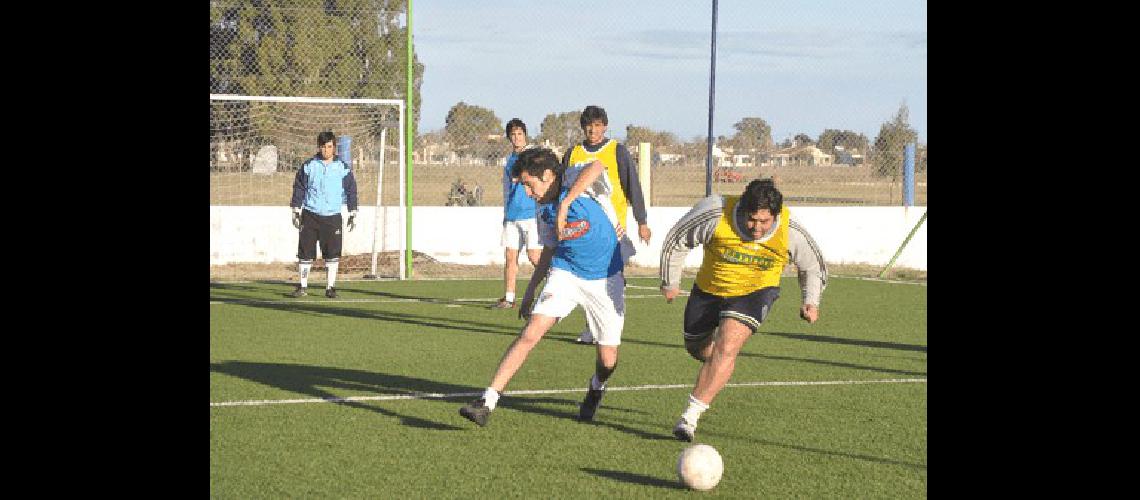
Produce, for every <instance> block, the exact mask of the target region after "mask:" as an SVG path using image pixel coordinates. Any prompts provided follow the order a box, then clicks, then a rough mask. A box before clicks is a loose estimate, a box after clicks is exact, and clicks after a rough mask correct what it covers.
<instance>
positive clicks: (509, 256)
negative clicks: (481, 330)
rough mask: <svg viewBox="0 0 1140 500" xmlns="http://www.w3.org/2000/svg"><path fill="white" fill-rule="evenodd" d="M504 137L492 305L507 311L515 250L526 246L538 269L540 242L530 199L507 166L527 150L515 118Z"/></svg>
mask: <svg viewBox="0 0 1140 500" xmlns="http://www.w3.org/2000/svg"><path fill="white" fill-rule="evenodd" d="M506 129H507V138H508V139H509V140H510V141H511V154H510V156H508V157H507V163H506V165H505V166H504V167H503V236H502V244H503V248H504V250H503V257H504V258H505V259H506V262H505V265H504V266H503V291H504V293H503V298H501V299H499V301H498V302H497V303H496V304H495V305H494V307H495V308H497V309H510V308H512V307H514V306H515V277H516V276H517V275H518V272H519V250H520V249H522V248H523V247H524V246H525V247H526V256H527V258H528V259H530V263H531V265H533V266H535V267H536V268H537V267H538V258H539V256H540V254H541V252H542V243H539V241H538V227H537V226H536V225H535V220H534V210H535V208H536V207H535V204H534V200H532V199H530V197H529V196H527V194H526V187H524V186H523V185H522V184H519V182H518V179H515V178H514V176H512V175H511V167H513V166H514V164H515V161H517V160H518V157H519V153H522V152H523V151H524V150H526V148H527V144H526V124H525V123H523V121H522V120H520V119H518V118H512V119H511V121H509V122H507V126H506Z"/></svg>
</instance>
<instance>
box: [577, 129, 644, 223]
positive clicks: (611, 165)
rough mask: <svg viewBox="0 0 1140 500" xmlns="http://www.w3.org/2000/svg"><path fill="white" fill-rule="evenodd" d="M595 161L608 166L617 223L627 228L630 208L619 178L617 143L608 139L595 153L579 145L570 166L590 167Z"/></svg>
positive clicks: (607, 175)
mask: <svg viewBox="0 0 1140 500" xmlns="http://www.w3.org/2000/svg"><path fill="white" fill-rule="evenodd" d="M594 160H600V161H601V162H602V164H603V165H605V166H606V177H607V178H608V179H609V184H610V186H611V189H612V191H613V194H611V195H610V202H611V203H612V204H613V206H614V207H613V208H614V215H617V223H618V224H621V225H622V227H625V210H626V207H627V206H629V202H628V201H626V198H625V191H624V190H622V188H621V178H620V177H619V176H618V164H617V141H615V140H613V139H606V143H605V144H604V145H603V146H602V147H601V148H600V149H598V150H597V151H596V152H593V153H591V152H589V151H586V148H584V147H582V144H581V143H578V144H577V145H576V146H574V149H572V150H571V151H570V161H569V163H568V164H569V166H570V167H575V166H579V165H589V164H591V163H593V162H594Z"/></svg>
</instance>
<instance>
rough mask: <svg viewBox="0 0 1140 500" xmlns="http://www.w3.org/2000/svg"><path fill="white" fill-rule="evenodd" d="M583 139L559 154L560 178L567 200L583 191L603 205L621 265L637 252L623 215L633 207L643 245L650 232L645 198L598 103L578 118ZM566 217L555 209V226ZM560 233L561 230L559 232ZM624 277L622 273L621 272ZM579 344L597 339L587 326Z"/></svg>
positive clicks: (634, 169) (634, 170)
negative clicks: (611, 136) (608, 130)
mask: <svg viewBox="0 0 1140 500" xmlns="http://www.w3.org/2000/svg"><path fill="white" fill-rule="evenodd" d="M578 122H579V124H580V125H581V126H582V132H583V133H584V134H585V136H586V139H585V140H583V141H582V142H581V143H580V144H576V145H575V146H574V147H573V148H571V149H570V150H569V151H567V152H566V154H565V155H563V156H562V166H563V179H564V182H565V183H566V185H567V186H570V195H571V197H569V198H568V199H571V200H572V199H575V198H576V197H577V196H578V195H580V194H583V193H586V194H588V195H589V196H593V197H595V198H596V199H597V200H598V201H599V202H600V203H601V204H602V206H603V207H604V208H605V210H606V215H607V216H609V219H610V222H611V223H613V225H614V227H615V228H617V232H618V243H619V246H620V247H621V256H622V266H624V265H625V263H626V262H628V261H629V259H630V257H632V256H633V255H634V254H635V253H636V252H637V251H636V249H635V248H634V246H633V241H632V240H630V238H629V236H628V235H626V227H625V225H626V214H627V212H628V211H629V209H631V208H632V209H633V218H634V220H636V221H637V235H638V238H640V239H641V241H642V242H644V243H645V244H646V245H648V244H649V238H650V237H651V236H652V235H653V233H652V231H650V229H649V223H648V220H647V214H646V210H645V197H644V195H643V194H642V192H641V181H640V180H639V177H638V173H637V166H636V165H634V163H633V160H632V159H631V158H630V155H629V150H628V149H626V147H625V146H624V145H622V144H621V143H619V142H618V141H616V140H613V139H607V138H606V128H607V127H608V126H609V123H610V122H609V117H607V116H606V110H605V109H602V108H601V107H599V106H593V105H590V106H586V108H585V109H583V110H582V115H581V116H580V117H579V119H578ZM565 220H566V206H563V207H560V210H559V212H558V220H557V229H558V230H559V231H561V230H562V226H563V224H564V223H565ZM560 234H561V233H560ZM623 280H624V275H623ZM577 342H578V343H579V344H596V343H597V339H596V338H595V336H594V334H593V333H592V332H590V329H589V327H588V326H587V327H586V329H585V330H584V331H583V332H582V334H581V335H579V337H578V339H577Z"/></svg>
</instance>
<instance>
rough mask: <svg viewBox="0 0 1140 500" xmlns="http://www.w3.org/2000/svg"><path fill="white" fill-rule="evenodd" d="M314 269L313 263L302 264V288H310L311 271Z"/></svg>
mask: <svg viewBox="0 0 1140 500" xmlns="http://www.w3.org/2000/svg"><path fill="white" fill-rule="evenodd" d="M312 268H313V263H312V262H302V263H301V270H300V272H301V288H306V287H308V286H309V270H310V269H312Z"/></svg>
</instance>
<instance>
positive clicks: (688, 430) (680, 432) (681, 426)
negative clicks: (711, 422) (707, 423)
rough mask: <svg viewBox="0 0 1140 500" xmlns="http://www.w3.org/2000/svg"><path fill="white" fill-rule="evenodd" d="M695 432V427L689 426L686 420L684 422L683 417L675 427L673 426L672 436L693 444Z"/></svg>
mask: <svg viewBox="0 0 1140 500" xmlns="http://www.w3.org/2000/svg"><path fill="white" fill-rule="evenodd" d="M696 432H697V426H696V425H693V424H690V423H689V421H688V420H685V417H681V419H680V420H678V421H677V425H674V426H673V436H675V437H676V438H677V439H680V440H681V441H688V442H690V443H691V442H693V438H694V437H695V434H696Z"/></svg>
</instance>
